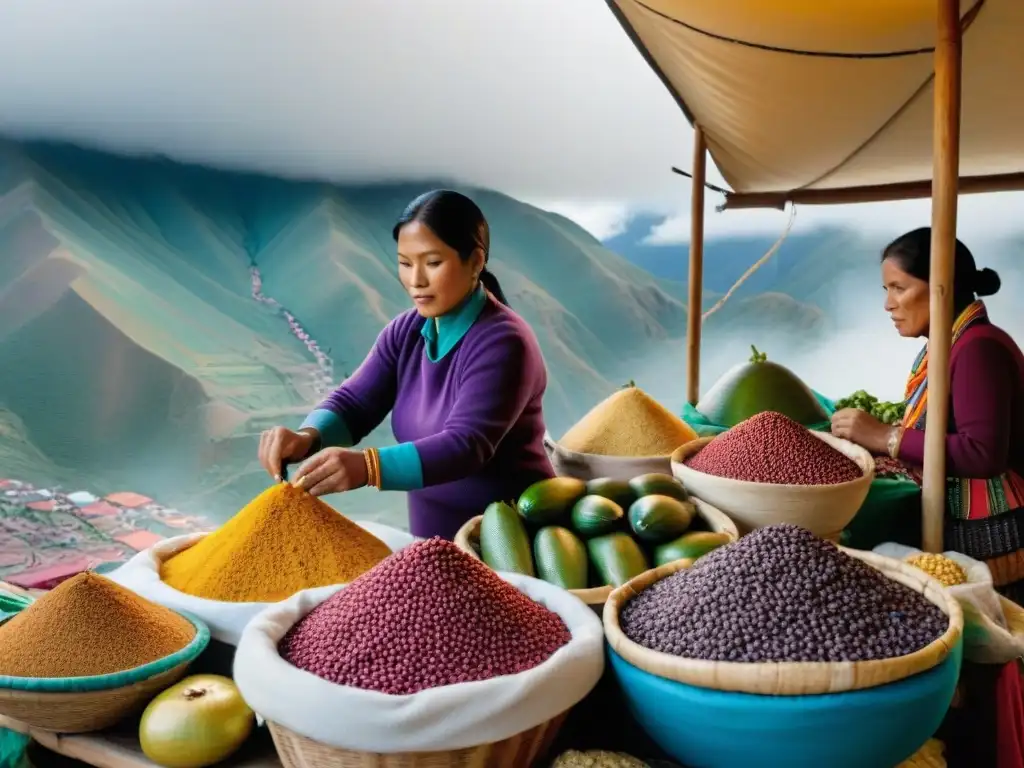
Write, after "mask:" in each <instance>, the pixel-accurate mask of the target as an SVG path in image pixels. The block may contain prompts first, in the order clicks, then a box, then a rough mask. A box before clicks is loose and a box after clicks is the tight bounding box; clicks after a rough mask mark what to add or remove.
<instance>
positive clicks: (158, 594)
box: [106, 520, 414, 645]
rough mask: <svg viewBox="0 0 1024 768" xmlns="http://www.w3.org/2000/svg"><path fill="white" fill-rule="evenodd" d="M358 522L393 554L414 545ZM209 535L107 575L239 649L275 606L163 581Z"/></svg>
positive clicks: (173, 544) (171, 545)
mask: <svg viewBox="0 0 1024 768" xmlns="http://www.w3.org/2000/svg"><path fill="white" fill-rule="evenodd" d="M354 522H356V523H357V524H358V525H359V526H360V527H361V528H363V529H364V530H366V531H369V532H370V533H372V534H373V535H374V536H376V537H377V538H378V539H380V540H381V541H383V542H384V543H385V544H387V545H388V547H389V548H390V549H391V551H392V552H397V551H398V550H400V549H403V548H405V547H407V546H409V545H410V544H412V543H413V541H414V539H413V537H412V535H411V534H409V533H406V532H405V531H400V530H398V529H397V528H390V527H389V526H386V525H381V524H380V523H373V522H360V521H358V520H357V521H354ZM206 535H207V534H206V533H190V534H186V535H185V536H175V537H173V538H170V539H164V540H163V541H161V542H158V543H156V544H154V545H153V546H152V547H150V548H149V549H146V550H143V551H142V552H139V553H138V554H137V555H135V556H134V557H133V558H132V559H131V560H129V561H128V562H126V563H125V564H124V565H122V566H121V567H119V568H116V569H115V570H113V571H111V572H110V573H108V574H106V577H107V578H108V579H111V580H112V581H115V582H117V583H118V584H120V585H121V586H123V587H127V588H128V589H130V590H132V591H133V592H135V593H136V594H138V595H142V597H145V598H146V599H147V600H152V601H153V602H154V603H157V604H158V605H162V606H164V607H166V608H170V609H172V610H177V611H187V612H188V613H191V614H192V615H194V616H197V617H198V618H200V619H202V620H203V621H204V622H205V623H206V625H207V626H208V627H209V628H210V636H211V637H212V638H214V639H215V640H220V641H221V642H223V643H227V644H229V645H238V641H239V640H240V639H241V637H242V630H243V629H245V625H246V624H248V623H249V620H250V619H252V617H253V616H255V615H256V614H257V613H259V612H260V611H262V610H263V609H264V608H266V607H267V606H269V605H274V603H229V602H221V601H219V600H204V599H203V598H201V597H195V596H193V595H187V594H185V593H184V592H179V591H178V590H176V589H174V588H173V587H171V586H169V585H167V584H165V583H164V582H163V581H161V580H160V566H161V564H162V563H163V561H164V560H167V559H168V558H169V557H171V556H172V555H176V554H177V553H178V552H181V551H182V550H185V549H188V548H189V547H191V546H192V545H193V544H195V543H196V542H197V541H199V540H200V539H201V538H203V537H204V536H206Z"/></svg>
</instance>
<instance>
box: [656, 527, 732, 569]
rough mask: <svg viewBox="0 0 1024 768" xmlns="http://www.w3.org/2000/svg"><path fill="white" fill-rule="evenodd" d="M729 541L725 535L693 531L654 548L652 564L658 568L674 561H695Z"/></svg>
mask: <svg viewBox="0 0 1024 768" xmlns="http://www.w3.org/2000/svg"><path fill="white" fill-rule="evenodd" d="M730 541H732V537H730V536H729V534H727V533H713V532H712V531H693V532H691V533H687V534H684V535H682V536H680V537H679V538H678V539H673V540H672V541H668V542H665V543H664V544H661V545H659V546H657V547H655V549H654V564H655V565H656V566H658V565H664V564H665V563H671V562H673V561H675V560H696V559H697V558H699V557H703V556H704V555H706V554H707V553H708V552H710V551H712V550H714V549H718V548H719V547H722V546H725V545H726V544H728V543H729V542H730Z"/></svg>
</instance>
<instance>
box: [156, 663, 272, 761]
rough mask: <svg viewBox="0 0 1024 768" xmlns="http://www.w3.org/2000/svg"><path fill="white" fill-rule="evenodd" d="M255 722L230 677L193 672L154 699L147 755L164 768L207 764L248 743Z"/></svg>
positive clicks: (253, 716) (221, 758)
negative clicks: (193, 673)
mask: <svg viewBox="0 0 1024 768" xmlns="http://www.w3.org/2000/svg"><path fill="white" fill-rule="evenodd" d="M255 720H256V718H255V715H254V714H253V711H252V710H251V709H249V706H248V705H247V704H246V703H245V701H244V700H243V699H242V695H241V693H239V691H238V688H237V687H236V686H235V684H234V682H233V681H232V680H231V679H230V678H227V677H223V676H221V675H193V676H191V677H186V678H185V679H184V680H182V681H181V682H179V683H177V684H175V685H172V686H171V687H170V688H168V689H167V690H165V691H164V692H163V693H161V694H160V695H158V696H157V697H156V698H155V699H153V700H152V701H151V702H150V703H149V706H147V707H146V710H145V712H143V713H142V721H141V722H140V723H139V741H140V742H141V744H142V751H143V753H145V755H146V757H148V758H149V759H150V760H152V761H153V762H154V763H156V764H157V765H161V766H164V768H204V766H208V765H213V764H214V763H217V762H220V761H221V760H223V759H224V758H226V757H228V756H229V755H231V754H232V753H234V752H235V751H236V750H237V749H238V748H239V747H240V746H242V744H243V743H244V742H245V740H246V739H247V738H248V737H249V734H250V733H251V732H252V728H253V724H254V723H255Z"/></svg>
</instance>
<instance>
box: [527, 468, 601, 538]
mask: <svg viewBox="0 0 1024 768" xmlns="http://www.w3.org/2000/svg"><path fill="white" fill-rule="evenodd" d="M586 492H587V484H586V483H585V482H583V481H582V480H577V479H576V478H574V477H551V478H548V479H546V480H539V481H537V482H536V483H534V484H533V485H531V486H530V487H529V488H527V489H526V490H525V491H523V495H522V496H520V497H519V503H518V505H517V506H518V509H519V514H520V515H522V516H523V519H524V520H525V521H526V522H527V523H528V524H529V525H532V526H537V527H539V526H542V525H554V524H557V523H561V522H564V521H566V520H568V519H569V511H570V510H571V509H572V507H573V504H575V503H576V502H577V501H579V500H580V499H582V498H583V496H584V495H585V494H586Z"/></svg>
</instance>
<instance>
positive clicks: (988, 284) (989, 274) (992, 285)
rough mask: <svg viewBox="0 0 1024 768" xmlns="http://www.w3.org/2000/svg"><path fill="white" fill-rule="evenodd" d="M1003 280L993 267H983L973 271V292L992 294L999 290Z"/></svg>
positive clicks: (982, 294) (983, 294)
mask: <svg viewBox="0 0 1024 768" xmlns="http://www.w3.org/2000/svg"><path fill="white" fill-rule="evenodd" d="M1002 284H1003V281H1002V280H1000V279H999V273H998V272H996V271H995V270H994V269H989V268H988V267H985V268H984V269H979V270H978V271H977V272H975V273H974V292H975V293H976V294H978V295H979V296H992V295H993V294H995V293H998V292H999V289H1000V287H1002Z"/></svg>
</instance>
